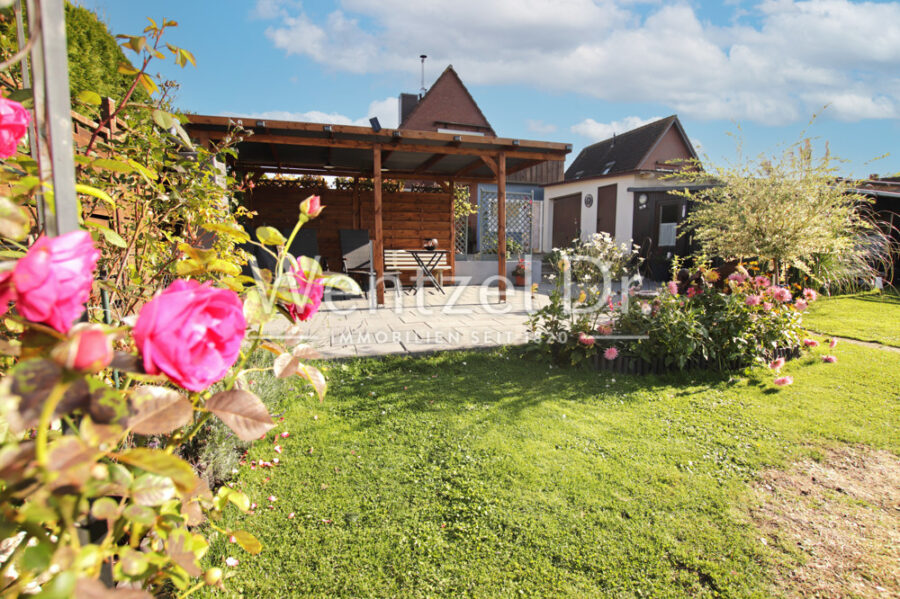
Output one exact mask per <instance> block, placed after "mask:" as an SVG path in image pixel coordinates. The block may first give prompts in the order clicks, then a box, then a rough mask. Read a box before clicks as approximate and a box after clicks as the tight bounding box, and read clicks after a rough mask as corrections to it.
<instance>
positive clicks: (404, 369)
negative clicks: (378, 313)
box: [335, 350, 729, 430]
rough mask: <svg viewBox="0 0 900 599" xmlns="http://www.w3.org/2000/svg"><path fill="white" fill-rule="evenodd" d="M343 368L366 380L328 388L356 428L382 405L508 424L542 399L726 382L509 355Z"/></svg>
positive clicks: (630, 395)
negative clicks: (478, 415) (481, 413)
mask: <svg viewBox="0 0 900 599" xmlns="http://www.w3.org/2000/svg"><path fill="white" fill-rule="evenodd" d="M346 364H347V366H348V370H349V371H350V373H349V376H350V377H351V379H350V380H359V379H360V377H365V378H364V379H363V380H365V381H367V382H369V383H371V384H370V385H367V386H363V387H362V388H361V389H351V388H348V387H347V386H346V385H344V386H343V387H342V386H341V384H340V383H338V384H337V385H336V387H335V389H336V391H335V393H336V394H339V395H340V399H341V401H342V403H344V404H345V405H344V406H343V408H342V410H341V411H342V412H345V413H346V414H348V415H350V414H352V415H353V419H354V420H355V422H354V428H356V429H357V430H362V429H367V428H371V427H375V426H378V425H379V423H380V422H381V420H382V416H381V415H382V410H383V409H384V408H385V406H386V405H389V406H390V409H391V411H392V412H394V413H397V412H398V411H399V412H400V413H410V414H414V413H418V414H426V413H435V412H448V413H453V412H455V411H458V410H477V409H483V410H486V411H485V419H492V420H496V419H497V418H498V417H499V418H503V419H506V420H514V419H516V418H518V417H520V415H521V414H522V412H523V411H525V410H528V409H531V408H533V407H536V406H538V405H540V404H541V403H543V402H544V401H546V400H548V399H553V400H555V401H560V400H562V401H573V402H580V403H584V402H586V401H590V402H591V403H595V404H597V405H603V402H604V401H605V400H610V401H612V400H613V399H614V400H615V401H616V404H617V405H618V404H619V402H625V403H635V402H645V401H649V400H650V399H651V398H653V396H654V394H655V393H656V392H662V390H663V389H666V390H667V391H668V392H671V389H672V388H673V387H674V388H676V389H679V392H678V393H679V394H681V395H691V394H695V393H703V392H704V391H705V390H706V388H708V386H709V385H717V384H722V383H726V382H727V381H728V379H729V375H728V374H724V375H723V374H718V373H714V372H710V371H687V372H675V373H670V374H666V375H647V376H633V375H623V374H615V373H609V372H598V371H596V370H592V369H589V368H578V367H572V368H560V367H557V366H553V367H552V368H551V367H550V366H549V365H548V364H547V363H546V362H542V361H539V360H535V359H531V358H523V357H521V355H520V353H519V352H518V351H516V350H492V351H484V352H479V351H448V352H441V353H437V354H432V355H428V356H414V357H413V356H401V357H397V356H390V357H385V358H383V359H378V360H372V359H368V360H352V361H349V362H347V363H346ZM638 392H639V393H638ZM373 393H374V395H373ZM478 420H481V419H478Z"/></svg>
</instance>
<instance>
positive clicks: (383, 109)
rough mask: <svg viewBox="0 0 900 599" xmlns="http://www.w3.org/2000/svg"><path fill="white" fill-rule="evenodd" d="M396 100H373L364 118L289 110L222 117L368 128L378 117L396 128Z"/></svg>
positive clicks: (239, 113)
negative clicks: (372, 120) (371, 119)
mask: <svg viewBox="0 0 900 599" xmlns="http://www.w3.org/2000/svg"><path fill="white" fill-rule="evenodd" d="M397 104H398V101H397V98H385V99H384V100H375V101H374V102H372V103H370V104H369V109H368V110H367V111H366V116H364V117H359V118H356V119H354V118H351V117H348V116H346V115H344V114H340V113H338V112H322V111H319V110H310V111H308V112H292V111H289V110H266V111H263V112H225V113H223V115H222V116H230V117H234V118H248V119H261V120H272V121H299V122H304V123H329V124H333V125H356V126H358V127H368V126H369V119H370V118H372V117H373V116H374V117H378V122H379V123H380V124H381V126H382V127H384V128H386V129H393V128H395V127H397V117H398V116H399V115H398V110H399V108H398V105H397Z"/></svg>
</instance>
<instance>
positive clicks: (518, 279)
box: [513, 275, 525, 287]
mask: <svg viewBox="0 0 900 599" xmlns="http://www.w3.org/2000/svg"><path fill="white" fill-rule="evenodd" d="M513 280H514V281H515V283H516V287H524V286H525V275H513Z"/></svg>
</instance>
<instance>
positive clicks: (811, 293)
mask: <svg viewBox="0 0 900 599" xmlns="http://www.w3.org/2000/svg"><path fill="white" fill-rule="evenodd" d="M803 297H805V298H806V301H808V302H814V301H816V300H817V299H819V294H818V293H816V290H815V289H810V288H809V287H807V288H806V289H804V290H803Z"/></svg>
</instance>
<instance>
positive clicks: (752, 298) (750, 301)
mask: <svg viewBox="0 0 900 599" xmlns="http://www.w3.org/2000/svg"><path fill="white" fill-rule="evenodd" d="M760 301H761V299H760V297H759V296H758V295H748V296H747V299H745V300H744V303H745V304H747V305H748V306H758V305H759V302H760Z"/></svg>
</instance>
